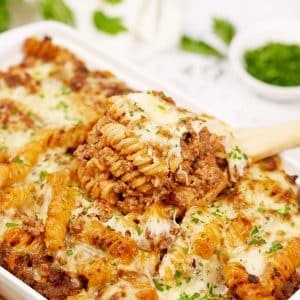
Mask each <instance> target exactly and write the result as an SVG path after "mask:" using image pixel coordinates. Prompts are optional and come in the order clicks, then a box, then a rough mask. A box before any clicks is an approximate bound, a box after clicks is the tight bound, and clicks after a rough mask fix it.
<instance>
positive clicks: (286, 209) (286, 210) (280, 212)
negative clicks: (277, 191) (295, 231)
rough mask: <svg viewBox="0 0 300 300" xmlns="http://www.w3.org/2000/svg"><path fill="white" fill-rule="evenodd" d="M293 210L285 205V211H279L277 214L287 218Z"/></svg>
mask: <svg viewBox="0 0 300 300" xmlns="http://www.w3.org/2000/svg"><path fill="white" fill-rule="evenodd" d="M290 210H291V208H290V207H289V206H288V205H285V207H284V209H277V210H276V213H277V214H278V215H280V216H283V217H286V216H287V215H288V214H289V212H290Z"/></svg>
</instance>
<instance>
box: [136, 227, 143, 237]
mask: <svg viewBox="0 0 300 300" xmlns="http://www.w3.org/2000/svg"><path fill="white" fill-rule="evenodd" d="M135 230H136V232H137V233H138V235H141V233H142V229H141V227H140V226H139V225H136V226H135Z"/></svg>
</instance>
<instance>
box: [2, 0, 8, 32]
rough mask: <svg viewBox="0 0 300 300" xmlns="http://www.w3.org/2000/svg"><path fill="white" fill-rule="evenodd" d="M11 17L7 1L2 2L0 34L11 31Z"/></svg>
mask: <svg viewBox="0 0 300 300" xmlns="http://www.w3.org/2000/svg"><path fill="white" fill-rule="evenodd" d="M9 25H10V15H9V11H8V8H7V0H0V32H3V31H5V30H7V29H9Z"/></svg>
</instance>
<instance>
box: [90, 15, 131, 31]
mask: <svg viewBox="0 0 300 300" xmlns="http://www.w3.org/2000/svg"><path fill="white" fill-rule="evenodd" d="M93 19H94V25H95V27H96V28H97V29H98V30H100V31H103V32H105V33H108V34H111V35H116V34H118V33H121V32H124V31H127V28H126V27H125V26H124V25H123V24H122V19H121V18H118V17H110V16H107V15H106V14H104V12H102V11H100V10H97V11H95V12H94V18H93Z"/></svg>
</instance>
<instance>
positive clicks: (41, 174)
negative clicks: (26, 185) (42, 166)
mask: <svg viewBox="0 0 300 300" xmlns="http://www.w3.org/2000/svg"><path fill="white" fill-rule="evenodd" d="M47 176H48V172H47V171H46V170H42V171H41V172H40V174H39V177H40V181H43V180H44V179H45V178H46V177H47Z"/></svg>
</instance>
